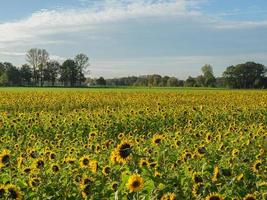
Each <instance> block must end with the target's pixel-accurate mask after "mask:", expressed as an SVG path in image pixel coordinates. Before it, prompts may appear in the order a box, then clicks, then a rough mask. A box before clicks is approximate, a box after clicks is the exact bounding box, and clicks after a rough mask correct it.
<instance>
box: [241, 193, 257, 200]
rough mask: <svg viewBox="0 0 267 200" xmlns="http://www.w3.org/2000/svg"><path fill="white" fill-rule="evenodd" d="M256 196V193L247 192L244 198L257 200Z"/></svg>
mask: <svg viewBox="0 0 267 200" xmlns="http://www.w3.org/2000/svg"><path fill="white" fill-rule="evenodd" d="M256 199H257V198H256V196H255V195H254V194H247V195H246V196H245V197H244V198H243V200H256Z"/></svg>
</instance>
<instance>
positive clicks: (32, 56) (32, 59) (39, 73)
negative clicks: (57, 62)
mask: <svg viewBox="0 0 267 200" xmlns="http://www.w3.org/2000/svg"><path fill="white" fill-rule="evenodd" d="M48 60H49V54H48V52H47V51H46V50H45V49H37V48H32V49H30V50H29V51H28V52H27V54H26V61H27V62H28V63H29V64H30V65H31V66H32V68H33V79H34V84H35V85H37V84H39V79H40V84H41V86H43V78H44V77H43V76H44V74H43V73H44V69H45V67H46V63H47V62H48Z"/></svg>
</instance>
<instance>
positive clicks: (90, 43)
mask: <svg viewBox="0 0 267 200" xmlns="http://www.w3.org/2000/svg"><path fill="white" fill-rule="evenodd" d="M266 44H267V2H266V0H253V1H251V0H45V1H43V0H25V1H23V2H22V1H21V0H9V1H4V2H1V6H0V61H8V62H12V63H14V64H16V65H18V66H20V65H21V64H23V63H25V52H26V51H27V50H28V49H30V48H32V47H37V48H45V49H47V50H48V52H49V53H50V57H51V59H56V60H59V61H60V62H62V61H63V60H64V59H67V58H72V57H74V56H75V55H76V54H77V53H80V52H83V53H85V54H87V55H88V56H89V57H90V63H91V66H90V70H91V76H93V77H98V76H104V77H106V78H110V77H120V76H128V75H142V74H152V73H159V74H162V75H171V76H176V77H178V78H180V79H185V78H187V77H188V76H189V75H193V76H196V75H199V74H200V68H201V66H203V65H204V64H206V63H209V64H211V65H212V66H213V69H214V72H215V74H216V75H217V76H220V75H221V73H222V72H223V70H224V69H225V67H227V66H229V65H231V64H238V63H241V62H246V61H255V62H260V63H263V64H265V65H267V45H266Z"/></svg>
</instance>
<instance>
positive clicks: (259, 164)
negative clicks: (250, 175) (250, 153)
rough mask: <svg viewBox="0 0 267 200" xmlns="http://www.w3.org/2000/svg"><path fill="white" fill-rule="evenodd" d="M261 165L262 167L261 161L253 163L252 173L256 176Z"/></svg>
mask: <svg viewBox="0 0 267 200" xmlns="http://www.w3.org/2000/svg"><path fill="white" fill-rule="evenodd" d="M261 165H262V161H261V160H256V161H255V163H254V164H253V166H252V171H253V172H254V173H256V174H257V173H259V170H260V167H261Z"/></svg>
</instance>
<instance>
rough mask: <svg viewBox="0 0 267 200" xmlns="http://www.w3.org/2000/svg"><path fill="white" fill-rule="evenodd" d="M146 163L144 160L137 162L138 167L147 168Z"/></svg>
mask: <svg viewBox="0 0 267 200" xmlns="http://www.w3.org/2000/svg"><path fill="white" fill-rule="evenodd" d="M148 164H149V163H148V161H147V160H146V159H143V158H142V159H141V160H140V161H139V166H140V167H147V166H148Z"/></svg>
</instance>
